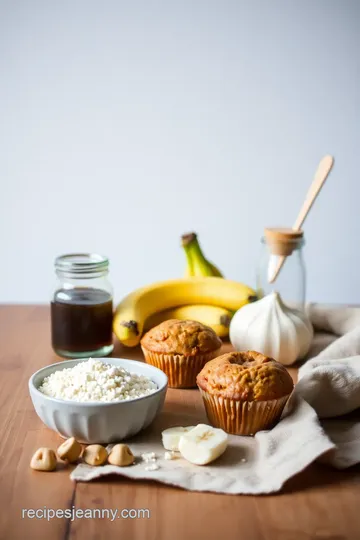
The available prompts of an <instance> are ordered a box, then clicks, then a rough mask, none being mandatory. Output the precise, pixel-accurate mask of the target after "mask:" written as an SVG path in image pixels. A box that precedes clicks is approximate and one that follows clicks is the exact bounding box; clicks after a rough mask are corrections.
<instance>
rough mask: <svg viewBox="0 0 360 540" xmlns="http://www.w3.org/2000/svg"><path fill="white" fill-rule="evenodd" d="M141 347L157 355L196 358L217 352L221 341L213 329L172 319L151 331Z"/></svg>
mask: <svg viewBox="0 0 360 540" xmlns="http://www.w3.org/2000/svg"><path fill="white" fill-rule="evenodd" d="M141 345H142V346H143V347H145V348H146V349H147V350H149V351H153V352H156V353H165V354H183V355H185V356H195V355H197V354H204V353H210V352H213V351H216V350H217V349H219V348H220V347H221V339H220V338H218V336H217V335H216V333H215V332H214V330H213V329H212V328H209V327H208V326H205V325H204V324H201V323H199V322H196V321H179V320H177V319H170V320H169V321H164V322H163V323H161V324H159V325H158V326H155V327H154V328H152V329H151V330H149V332H147V333H146V334H145V335H144V337H143V338H142V340H141Z"/></svg>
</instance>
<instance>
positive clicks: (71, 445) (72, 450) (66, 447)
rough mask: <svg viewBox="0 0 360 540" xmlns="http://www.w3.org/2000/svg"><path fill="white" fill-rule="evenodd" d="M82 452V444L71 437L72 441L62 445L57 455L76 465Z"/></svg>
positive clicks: (69, 440) (68, 440)
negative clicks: (75, 462)
mask: <svg viewBox="0 0 360 540" xmlns="http://www.w3.org/2000/svg"><path fill="white" fill-rule="evenodd" d="M81 451H82V448H81V444H80V443H79V442H78V441H77V440H76V439H75V438H74V437H71V438H70V439H67V441H65V442H63V443H62V444H60V446H59V448H58V449H57V455H58V456H59V458H60V459H63V460H64V461H68V462H69V463H74V461H76V460H77V459H78V458H79V457H80V454H81Z"/></svg>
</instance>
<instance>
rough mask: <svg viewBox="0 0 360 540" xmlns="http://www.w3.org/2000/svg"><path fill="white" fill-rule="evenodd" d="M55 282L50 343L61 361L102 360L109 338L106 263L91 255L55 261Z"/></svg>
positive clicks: (110, 307) (110, 294)
mask: <svg viewBox="0 0 360 540" xmlns="http://www.w3.org/2000/svg"><path fill="white" fill-rule="evenodd" d="M55 272H56V275H57V282H56V286H55V290H54V292H53V294H52V298H51V340H52V347H53V349H54V351H55V352H56V353H57V354H58V355H59V356H63V357H65V358H86V357H89V356H106V355H108V354H110V353H111V352H112V350H113V348H114V345H113V337H112V320H113V289H112V286H111V283H110V282H109V280H108V272H109V260H108V259H107V258H106V257H103V256H102V255H97V254H94V253H74V254H69V255H62V256H61V257H58V258H57V259H56V260H55Z"/></svg>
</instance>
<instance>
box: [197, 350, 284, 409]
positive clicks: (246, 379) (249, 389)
mask: <svg viewBox="0 0 360 540" xmlns="http://www.w3.org/2000/svg"><path fill="white" fill-rule="evenodd" d="M196 382H197V385H198V386H199V387H200V388H201V389H202V390H205V391H206V392H208V393H209V394H213V395H216V396H222V397H224V398H230V399H235V400H239V401H240V400H243V401H266V400H271V399H279V398H281V397H283V396H286V395H288V394H291V392H292V390H293V388H294V383H293V381H292V378H291V376H290V374H289V373H288V371H287V370H286V369H285V368H284V366H283V365H282V364H280V363H279V362H276V361H275V360H274V359H273V358H269V357H268V356H264V355H263V354H260V353H258V352H255V351H247V352H232V353H227V354H223V355H222V356H218V357H217V358H215V359H214V360H210V362H207V363H206V364H205V366H204V367H203V369H202V370H201V371H200V373H199V374H198V376H197V379H196Z"/></svg>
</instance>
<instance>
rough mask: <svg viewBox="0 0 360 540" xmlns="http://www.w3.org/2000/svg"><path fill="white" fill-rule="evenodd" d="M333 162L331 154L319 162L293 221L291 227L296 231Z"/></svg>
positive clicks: (299, 227)
mask: <svg viewBox="0 0 360 540" xmlns="http://www.w3.org/2000/svg"><path fill="white" fill-rule="evenodd" d="M333 164H334V158H333V157H331V156H325V157H324V158H323V159H322V160H321V161H320V163H319V166H318V168H317V171H316V173H315V176H314V180H313V182H312V184H311V186H310V189H309V191H308V193H307V195H306V198H305V201H304V204H303V205H302V208H301V210H300V212H299V215H298V217H297V218H296V221H295V223H294V226H293V229H294V230H295V231H298V230H299V229H301V226H302V224H303V223H304V221H305V219H306V216H307V215H308V213H309V212H310V210H311V207H312V205H313V204H314V202H315V200H316V197H317V196H318V195H319V193H320V190H321V188H322V187H323V185H324V184H325V180H326V179H327V177H328V176H329V172H330V171H331V169H332V166H333Z"/></svg>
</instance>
